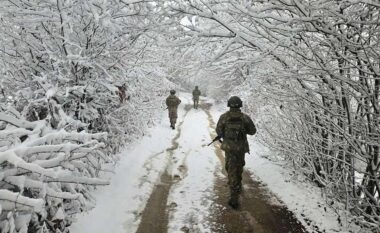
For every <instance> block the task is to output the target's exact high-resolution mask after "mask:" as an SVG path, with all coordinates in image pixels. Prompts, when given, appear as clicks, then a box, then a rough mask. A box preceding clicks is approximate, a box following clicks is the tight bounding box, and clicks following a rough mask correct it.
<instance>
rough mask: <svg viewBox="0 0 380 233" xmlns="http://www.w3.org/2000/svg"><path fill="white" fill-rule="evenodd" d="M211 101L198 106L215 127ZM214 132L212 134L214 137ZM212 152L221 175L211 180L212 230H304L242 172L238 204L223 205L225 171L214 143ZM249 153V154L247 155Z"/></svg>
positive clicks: (232, 232) (257, 232) (299, 232)
mask: <svg viewBox="0 0 380 233" xmlns="http://www.w3.org/2000/svg"><path fill="white" fill-rule="evenodd" d="M211 106H212V105H211V104H207V103H205V104H202V106H201V107H202V109H203V110H204V111H205V112H206V114H207V115H208V121H209V127H210V128H213V129H215V127H216V124H215V122H214V120H213V117H212V115H211V113H210V108H211ZM215 136H216V135H215V134H212V135H211V137H212V138H214V137H215ZM214 146H215V154H216V156H217V157H218V158H219V160H220V164H221V166H220V169H221V170H222V173H223V174H224V176H223V177H220V176H218V175H216V176H217V178H216V181H215V188H214V190H215V193H216V195H217V199H216V205H215V207H214V209H213V210H212V211H211V212H212V216H213V219H212V220H211V222H213V224H212V225H213V226H212V232H223V233H237V232H239V233H243V232H244V233H245V232H247V233H248V232H254V233H264V232H265V233H271V232H273V233H283V232H292V233H302V232H307V231H306V230H305V228H304V227H303V226H302V224H301V223H300V222H299V221H298V220H297V219H296V218H295V217H294V215H293V213H292V212H290V211H289V210H287V208H286V207H285V206H284V205H282V204H281V203H280V201H278V200H277V199H276V198H275V196H274V195H273V194H272V193H270V191H269V190H268V189H267V188H266V187H264V185H262V184H261V183H260V182H257V181H255V180H253V179H252V175H251V174H250V173H249V172H248V171H247V170H244V172H243V181H242V182H243V187H244V189H243V193H242V195H241V197H240V203H241V207H240V208H239V209H238V210H233V209H231V208H230V207H229V206H228V205H227V201H228V198H229V188H228V186H227V179H226V172H225V170H224V169H223V166H224V163H225V161H224V156H223V152H222V150H221V149H220V147H219V145H218V144H217V143H215V144H214ZM248 156H249V155H248Z"/></svg>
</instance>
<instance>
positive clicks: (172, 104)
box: [166, 95, 181, 108]
mask: <svg viewBox="0 0 380 233" xmlns="http://www.w3.org/2000/svg"><path fill="white" fill-rule="evenodd" d="M180 103H181V100H180V99H179V98H178V97H177V96H175V95H169V96H168V98H166V106H167V107H168V108H177V107H178V105H179V104H180Z"/></svg>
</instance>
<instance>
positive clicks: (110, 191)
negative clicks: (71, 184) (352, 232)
mask: <svg viewBox="0 0 380 233" xmlns="http://www.w3.org/2000/svg"><path fill="white" fill-rule="evenodd" d="M180 98H181V100H182V103H181V105H180V108H179V118H178V121H179V123H180V122H181V121H183V122H182V124H181V123H180V124H181V134H180V136H179V138H175V136H176V135H177V134H176V131H172V130H171V129H170V128H169V125H168V119H167V115H166V114H167V113H166V112H165V113H163V114H162V118H163V121H162V123H161V125H157V126H155V127H154V128H151V129H150V131H149V134H148V135H146V136H145V137H144V138H143V139H142V140H141V141H139V142H136V143H134V144H133V145H130V146H128V147H127V148H126V149H125V150H124V151H123V152H122V153H121V154H120V161H119V164H118V166H117V167H116V168H115V174H114V175H113V176H112V177H111V180H110V185H109V186H105V187H101V188H99V190H97V191H96V193H95V197H96V199H97V201H96V202H97V203H96V206H95V207H94V209H93V210H91V211H89V212H88V213H83V214H81V215H79V216H78V220H77V222H76V223H74V224H73V225H72V226H71V228H70V232H72V233H97V232H99V233H100V232H113V233H122V232H135V231H136V230H137V228H138V226H139V223H140V220H141V213H142V211H143V210H144V207H145V205H146V203H147V200H148V198H149V196H150V193H151V192H152V190H153V188H154V185H155V184H157V183H159V182H160V179H159V178H160V176H161V174H162V173H163V172H164V171H165V170H166V171H168V172H169V174H171V175H172V177H174V178H176V180H175V182H174V184H173V185H172V187H171V189H170V194H169V197H168V201H167V206H168V208H169V225H168V232H181V228H182V229H183V227H186V228H188V229H189V230H190V232H210V229H209V226H210V224H209V223H208V221H207V218H208V217H209V216H210V212H209V210H210V207H211V206H212V204H213V203H214V200H215V196H214V194H213V185H214V178H215V174H216V173H215V171H216V168H217V167H218V168H220V162H219V161H218V159H217V157H216V156H215V153H214V149H213V147H207V144H208V142H209V141H210V140H211V136H210V132H213V129H209V127H208V120H207V115H206V113H205V112H204V111H202V110H200V109H199V110H195V109H191V110H190V111H189V112H188V113H186V110H185V109H184V107H185V105H186V104H189V103H191V96H190V95H188V94H184V93H180ZM208 101H209V102H212V100H208ZM223 105H224V104H223ZM224 110H226V109H225V107H222V106H214V107H213V108H212V112H211V113H212V116H213V118H214V121H215V122H216V121H217V119H218V117H219V116H220V114H221V113H222V112H223V111H224ZM177 125H178V122H177ZM173 139H174V141H175V142H177V143H178V149H176V150H173V152H172V154H170V152H168V150H167V149H168V148H174V147H175V145H173V142H172V140H173ZM175 142H174V143H175ZM173 146H174V147H173ZM250 146H251V154H250V155H247V156H246V163H247V165H246V169H248V170H250V171H251V173H252V174H253V178H254V179H255V180H259V181H261V182H263V183H265V184H266V185H267V187H268V189H269V190H270V191H271V192H272V193H273V194H274V197H273V200H274V202H276V204H280V205H286V206H287V207H288V209H289V210H290V211H292V212H294V214H295V216H296V217H297V218H298V219H299V220H300V221H301V223H303V224H304V225H305V227H306V228H307V229H308V230H309V231H311V232H313V231H314V230H316V228H315V226H317V227H318V230H321V231H323V230H325V231H326V232H348V230H347V229H348V228H342V227H341V226H340V224H339V222H338V220H337V218H338V216H337V214H336V213H335V212H334V211H333V210H332V209H331V208H330V207H328V206H327V205H326V204H325V203H326V202H325V200H324V199H323V196H322V194H321V191H320V190H319V189H318V188H317V187H314V186H312V185H311V184H310V185H309V184H308V183H307V182H306V181H304V180H295V179H294V176H292V174H291V173H290V172H289V171H288V170H287V169H285V168H283V167H282V166H281V163H279V162H273V161H271V160H269V159H268V158H266V156H267V155H268V153H271V152H270V151H269V150H267V149H266V148H265V147H264V146H262V145H260V144H259V143H258V142H256V137H250ZM168 164H169V165H168ZM217 170H218V171H220V169H217ZM218 174H219V173H218Z"/></svg>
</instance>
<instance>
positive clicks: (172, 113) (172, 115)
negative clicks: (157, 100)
mask: <svg viewBox="0 0 380 233" xmlns="http://www.w3.org/2000/svg"><path fill="white" fill-rule="evenodd" d="M180 103H181V100H180V99H179V98H178V97H177V96H175V90H171V91H170V95H169V96H168V98H166V106H167V107H168V110H169V120H170V127H171V128H172V129H175V123H176V122H177V117H178V115H177V109H178V105H179V104H180Z"/></svg>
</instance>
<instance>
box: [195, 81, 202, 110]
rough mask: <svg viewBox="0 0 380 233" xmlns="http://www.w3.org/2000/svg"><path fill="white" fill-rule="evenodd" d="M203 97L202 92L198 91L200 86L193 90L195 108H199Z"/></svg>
mask: <svg viewBox="0 0 380 233" xmlns="http://www.w3.org/2000/svg"><path fill="white" fill-rule="evenodd" d="M200 95H201V91H200V90H199V89H198V86H195V89H194V90H193V101H194V108H195V109H197V108H198V104H199V96H200Z"/></svg>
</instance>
